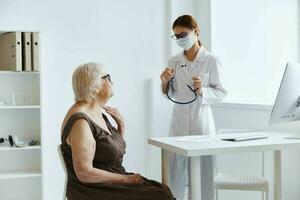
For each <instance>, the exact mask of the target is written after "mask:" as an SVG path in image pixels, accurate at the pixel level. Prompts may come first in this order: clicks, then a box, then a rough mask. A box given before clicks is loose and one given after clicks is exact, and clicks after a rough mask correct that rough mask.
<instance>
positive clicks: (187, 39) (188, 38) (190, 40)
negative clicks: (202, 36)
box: [176, 32, 197, 50]
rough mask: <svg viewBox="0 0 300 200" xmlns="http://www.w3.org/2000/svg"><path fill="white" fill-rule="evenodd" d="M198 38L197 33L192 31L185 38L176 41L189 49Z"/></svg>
mask: <svg viewBox="0 0 300 200" xmlns="http://www.w3.org/2000/svg"><path fill="white" fill-rule="evenodd" d="M196 40H197V37H196V35H194V34H193V32H191V33H190V34H188V35H187V36H186V37H185V38H180V39H178V40H176V43H177V45H178V46H180V47H182V48H183V49H184V50H189V49H190V48H192V46H193V45H194V43H195V42H196Z"/></svg>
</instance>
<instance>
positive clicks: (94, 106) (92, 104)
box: [76, 100, 105, 111]
mask: <svg viewBox="0 0 300 200" xmlns="http://www.w3.org/2000/svg"><path fill="white" fill-rule="evenodd" d="M76 104H78V105H79V106H84V107H86V108H87V109H88V110H90V111H95V110H101V109H102V108H103V107H104V105H105V103H104V102H100V101H97V100H93V101H89V102H77V103H76Z"/></svg>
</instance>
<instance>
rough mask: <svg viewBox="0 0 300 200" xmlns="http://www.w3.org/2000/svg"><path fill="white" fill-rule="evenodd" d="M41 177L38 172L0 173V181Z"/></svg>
mask: <svg viewBox="0 0 300 200" xmlns="http://www.w3.org/2000/svg"><path fill="white" fill-rule="evenodd" d="M35 177H42V173H41V171H39V170H24V171H15V172H0V180H4V179H18V178H35Z"/></svg>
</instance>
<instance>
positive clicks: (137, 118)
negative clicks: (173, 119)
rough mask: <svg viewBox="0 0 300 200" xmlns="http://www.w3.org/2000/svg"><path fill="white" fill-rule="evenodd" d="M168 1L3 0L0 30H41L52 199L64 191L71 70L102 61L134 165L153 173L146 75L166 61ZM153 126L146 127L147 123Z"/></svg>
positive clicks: (128, 161) (48, 194)
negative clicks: (63, 137) (62, 152)
mask: <svg viewBox="0 0 300 200" xmlns="http://www.w3.org/2000/svg"><path fill="white" fill-rule="evenodd" d="M165 22H166V20H165V2H163V1H160V0H151V1H140V0H127V1H122V0H110V1H108V0H107V1H104V0H90V1H71V0H67V1H59V0H51V1H38V0H28V1H22V0H15V1H10V0H0V30H1V29H4V30H38V31H40V32H41V70H42V74H41V82H42V111H43V120H42V124H43V128H42V130H43V166H44V168H43V170H44V187H43V188H44V194H45V195H44V196H45V199H46V200H48V199H49V200H53V199H59V198H60V197H61V193H60V192H61V191H62V170H61V168H60V166H59V161H58V157H57V153H56V146H57V144H58V143H59V142H60V125H61V122H62V119H63V117H64V115H65V113H66V111H67V109H68V108H69V106H70V105H71V104H72V103H73V94H72V88H71V74H72V71H73V70H74V68H75V67H77V66H78V65H79V64H81V63H83V62H87V61H96V62H101V63H104V64H105V66H106V68H107V70H108V72H109V73H110V74H111V76H112V79H113V82H114V86H113V88H114V91H115V96H114V97H113V98H112V101H111V103H110V104H111V105H112V106H116V107H118V108H119V109H120V111H121V112H122V113H123V115H124V117H125V119H126V134H127V135H126V139H127V154H126V155H125V160H124V164H125V166H126V168H127V169H128V170H129V171H135V172H140V173H142V174H145V175H147V174H148V170H149V169H148V168H147V166H148V160H147V156H145V155H146V152H147V151H148V146H147V145H146V138H147V137H148V134H149V133H148V132H147V131H148V130H147V129H146V128H147V124H146V118H147V116H146V115H145V113H146V109H147V106H148V104H147V102H148V101H147V97H146V96H145V91H144V90H145V89H147V79H148V78H150V77H153V76H156V75H157V74H159V72H160V71H161V69H162V68H163V66H164V63H166V58H165V57H164V56H165V54H166V49H165V48H166V46H165V37H166V34H165V29H164V28H165ZM146 130H147V131H146Z"/></svg>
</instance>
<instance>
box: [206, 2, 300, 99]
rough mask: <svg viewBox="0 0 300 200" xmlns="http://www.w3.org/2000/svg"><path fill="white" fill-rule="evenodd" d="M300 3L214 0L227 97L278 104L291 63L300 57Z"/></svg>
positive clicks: (215, 47)
mask: <svg viewBox="0 0 300 200" xmlns="http://www.w3.org/2000/svg"><path fill="white" fill-rule="evenodd" d="M297 3H298V0H285V1H281V0H264V1H261V0H251V1H250V0H248V1H239V0H226V1H217V0H211V22H212V24H211V26H212V34H211V37H212V39H211V40H212V51H213V52H214V53H215V54H216V55H218V56H219V57H220V58H221V62H222V64H223V67H224V77H225V81H226V84H227V88H228V90H229V91H230V92H229V95H228V97H227V101H237V102H247V103H250V102H252V103H253V102H255V103H262V102H268V103H273V101H274V100H275V97H276V94H277V89H278V87H279V84H280V81H281V77H282V74H283V71H284V69H285V65H286V63H287V62H288V61H290V62H297V56H298V5H297ZM237 83H238V84H237Z"/></svg>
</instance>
